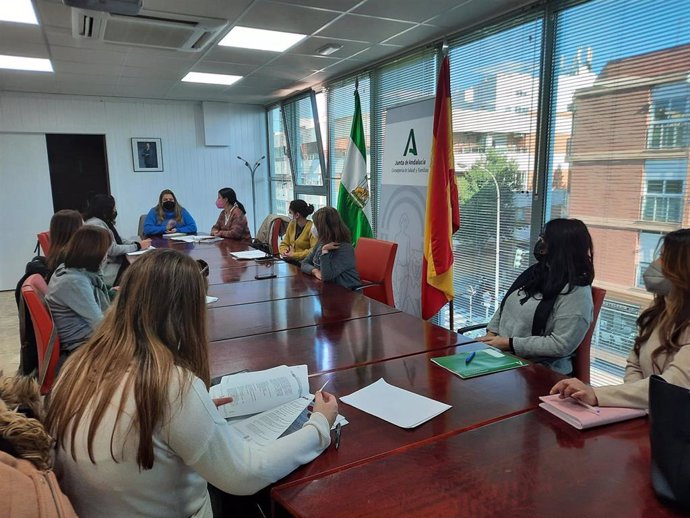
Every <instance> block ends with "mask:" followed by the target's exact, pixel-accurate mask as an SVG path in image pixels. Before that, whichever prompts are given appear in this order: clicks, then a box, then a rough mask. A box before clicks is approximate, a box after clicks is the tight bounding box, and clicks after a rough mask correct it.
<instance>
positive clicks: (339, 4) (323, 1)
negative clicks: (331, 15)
mask: <svg viewBox="0 0 690 518" xmlns="http://www.w3.org/2000/svg"><path fill="white" fill-rule="evenodd" d="M279 1H280V3H284V4H294V5H303V6H309V7H321V8H322V9H331V10H333V11H341V12H344V11H349V10H350V9H352V8H353V7H354V6H356V5H357V4H358V3H360V2H361V1H362V0H279Z"/></svg>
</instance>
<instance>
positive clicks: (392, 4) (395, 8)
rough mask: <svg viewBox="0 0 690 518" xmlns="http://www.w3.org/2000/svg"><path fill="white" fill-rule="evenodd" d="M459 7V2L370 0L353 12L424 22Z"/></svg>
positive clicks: (445, 0) (439, 0) (453, 0)
mask: <svg viewBox="0 0 690 518" xmlns="http://www.w3.org/2000/svg"><path fill="white" fill-rule="evenodd" d="M456 5H458V0H424V1H420V0H376V1H372V0H369V1H368V2H365V3H364V4H363V5H360V6H358V7H356V8H355V9H353V10H352V12H353V13H357V14H368V15H370V16H378V17H381V18H392V19H394V20H405V21H409V22H423V21H424V20H428V19H429V18H431V17H432V16H435V15H437V14H441V13H443V12H445V11H448V10H449V9H452V8H453V7H455V6H456Z"/></svg>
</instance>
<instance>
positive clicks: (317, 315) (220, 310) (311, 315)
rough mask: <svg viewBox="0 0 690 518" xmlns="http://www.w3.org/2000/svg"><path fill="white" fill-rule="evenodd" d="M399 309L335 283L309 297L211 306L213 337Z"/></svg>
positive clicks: (209, 317)
mask: <svg viewBox="0 0 690 518" xmlns="http://www.w3.org/2000/svg"><path fill="white" fill-rule="evenodd" d="M299 275H302V274H299ZM398 311H399V310H397V309H395V308H393V307H391V306H387V305H386V304H383V303H381V302H377V301H375V300H373V299H370V298H368V297H365V296H364V295H362V294H360V293H356V292H353V291H349V290H346V289H345V288H341V287H340V286H337V285H333V284H331V285H329V286H328V289H325V290H323V291H322V292H321V293H318V294H315V295H310V296H306V297H299V298H294V299H290V300H267V301H264V302H255V303H253V304H242V305H237V306H221V307H215V308H210V309H209V310H208V331H209V341H211V342H214V341H216V340H226V339H229V338H237V337H240V336H249V335H257V334H261V333H272V332H274V331H282V330H284V329H295V328H299V327H306V326H315V325H319V324H327V323H334V322H342V321H345V320H352V319H354V318H363V317H369V316H373V315H385V314H388V313H397V312H398ZM213 361H215V360H213Z"/></svg>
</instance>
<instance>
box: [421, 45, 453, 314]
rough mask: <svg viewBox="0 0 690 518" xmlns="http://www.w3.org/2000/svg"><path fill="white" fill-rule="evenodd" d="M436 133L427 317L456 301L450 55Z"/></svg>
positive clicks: (427, 231)
mask: <svg viewBox="0 0 690 518" xmlns="http://www.w3.org/2000/svg"><path fill="white" fill-rule="evenodd" d="M433 132H434V136H433V142H432V144H431V167H430V169H429V180H428V188H427V194H426V220H425V225H424V259H423V262H422V318H424V319H428V318H431V317H433V316H434V315H435V314H436V313H438V312H439V310H440V309H441V308H442V307H443V306H444V305H445V304H446V303H447V302H448V301H449V300H453V234H454V233H455V232H456V231H457V230H458V229H459V228H460V210H459V207H458V186H457V184H456V183H455V161H454V158H453V123H452V109H451V103H450V65H449V64H448V56H446V57H445V58H444V59H443V63H442V64H441V71H440V72H439V75H438V85H437V86H436V105H435V106H434V129H433Z"/></svg>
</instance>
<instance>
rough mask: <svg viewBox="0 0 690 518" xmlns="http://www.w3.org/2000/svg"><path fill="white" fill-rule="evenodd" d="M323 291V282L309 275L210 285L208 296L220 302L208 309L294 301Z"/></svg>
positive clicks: (210, 305)
mask: <svg viewBox="0 0 690 518" xmlns="http://www.w3.org/2000/svg"><path fill="white" fill-rule="evenodd" d="M322 290H323V285H322V284H321V281H319V280H318V279H316V278H315V277H310V276H308V275H293V276H289V277H276V278H274V279H261V280H256V279H252V280H247V281H245V282H228V283H225V284H210V285H209V289H208V294H209V295H211V296H213V297H218V301H217V302H214V303H213V304H209V306H208V307H210V308H215V307H221V306H235V305H238V304H250V303H252V302H264V301H267V300H281V299H294V298H298V297H307V296H310V295H317V294H318V293H320V292H321V291H322ZM286 303H287V302H286Z"/></svg>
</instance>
